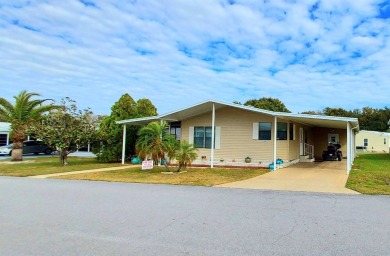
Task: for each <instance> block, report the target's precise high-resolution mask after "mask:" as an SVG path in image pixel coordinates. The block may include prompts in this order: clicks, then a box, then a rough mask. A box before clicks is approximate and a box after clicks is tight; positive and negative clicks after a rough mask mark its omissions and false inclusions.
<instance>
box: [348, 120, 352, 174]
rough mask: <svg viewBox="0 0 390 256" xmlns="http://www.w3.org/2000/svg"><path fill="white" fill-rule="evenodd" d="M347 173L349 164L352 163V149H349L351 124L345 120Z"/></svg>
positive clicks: (349, 167) (349, 168)
mask: <svg viewBox="0 0 390 256" xmlns="http://www.w3.org/2000/svg"><path fill="white" fill-rule="evenodd" d="M347 154H348V155H347V175H349V172H350V171H351V165H352V161H351V159H352V150H351V125H350V123H349V122H347Z"/></svg>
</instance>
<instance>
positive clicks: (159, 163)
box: [157, 119, 170, 166]
mask: <svg viewBox="0 0 390 256" xmlns="http://www.w3.org/2000/svg"><path fill="white" fill-rule="evenodd" d="M162 125H163V120H162V119H160V126H162ZM163 132H164V131H162V132H161V134H160V139H161V140H162V138H163V134H162V133H163ZM169 132H170V131H169ZM161 160H163V159H160V161H158V162H157V166H161ZM164 161H165V159H164Z"/></svg>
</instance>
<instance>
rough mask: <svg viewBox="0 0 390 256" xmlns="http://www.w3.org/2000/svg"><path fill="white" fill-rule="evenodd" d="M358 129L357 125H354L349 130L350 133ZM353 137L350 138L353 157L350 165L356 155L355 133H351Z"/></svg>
mask: <svg viewBox="0 0 390 256" xmlns="http://www.w3.org/2000/svg"><path fill="white" fill-rule="evenodd" d="M358 128H359V124H358V125H356V126H355V127H353V128H352V129H351V131H353V130H355V129H358ZM352 134H353V136H352V150H351V151H352V152H353V155H352V162H351V165H352V164H353V162H354V161H355V155H356V134H355V133H352Z"/></svg>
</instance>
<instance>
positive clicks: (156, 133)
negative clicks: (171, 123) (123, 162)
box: [135, 121, 177, 168]
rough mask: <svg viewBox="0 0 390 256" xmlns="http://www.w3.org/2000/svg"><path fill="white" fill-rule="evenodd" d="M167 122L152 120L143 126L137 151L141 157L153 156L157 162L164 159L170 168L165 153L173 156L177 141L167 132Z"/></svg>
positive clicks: (139, 133) (139, 134)
mask: <svg viewBox="0 0 390 256" xmlns="http://www.w3.org/2000/svg"><path fill="white" fill-rule="evenodd" d="M167 127H168V124H167V122H165V121H163V122H162V123H161V124H160V123H158V122H151V123H149V124H148V125H146V126H145V127H142V128H141V129H140V130H139V132H138V136H139V137H138V140H137V143H136V146H135V148H136V151H137V153H138V156H139V157H140V158H141V159H145V158H147V157H151V158H152V159H153V161H154V162H155V163H158V162H159V161H161V160H163V161H164V165H165V166H166V167H167V168H168V166H167V163H166V161H165V153H168V156H169V157H170V158H171V157H172V155H173V153H172V152H174V151H175V150H176V147H177V146H176V145H177V141H176V139H175V137H174V136H173V135H171V134H169V133H167V132H166V129H167Z"/></svg>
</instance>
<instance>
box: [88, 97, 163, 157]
mask: <svg viewBox="0 0 390 256" xmlns="http://www.w3.org/2000/svg"><path fill="white" fill-rule="evenodd" d="M156 115H157V109H156V107H155V106H154V105H153V104H152V102H151V101H150V100H148V99H139V100H138V101H137V102H135V101H134V100H133V98H132V97H131V96H130V95H129V94H127V93H126V94H124V95H122V96H121V97H120V99H119V100H118V101H117V102H115V104H114V105H113V106H112V107H111V114H110V115H109V116H107V117H105V118H104V119H103V121H102V122H101V123H100V126H99V130H98V138H99V141H100V142H99V143H97V144H95V145H93V148H92V150H93V152H94V153H96V154H97V156H98V160H99V161H103V162H119V161H120V160H121V157H122V136H123V127H122V126H121V125H118V124H116V121H120V120H125V119H132V118H139V117H147V116H156ZM127 128H128V129H127V131H126V152H128V153H129V154H130V155H135V143H136V139H137V133H138V130H139V127H136V126H128V127H127Z"/></svg>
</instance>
